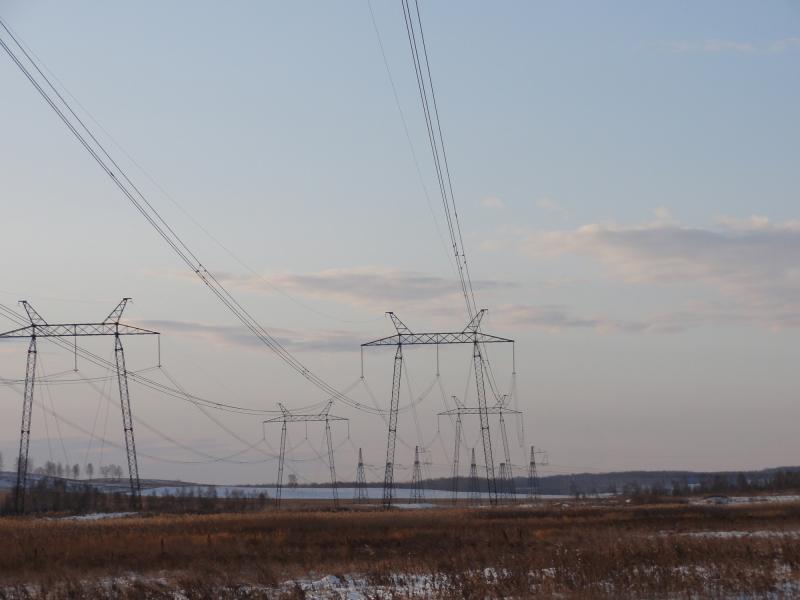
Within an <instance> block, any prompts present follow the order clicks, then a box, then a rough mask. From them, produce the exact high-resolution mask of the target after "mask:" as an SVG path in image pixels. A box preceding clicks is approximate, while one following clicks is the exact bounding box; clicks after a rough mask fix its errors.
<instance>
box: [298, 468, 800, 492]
mask: <svg viewBox="0 0 800 600" xmlns="http://www.w3.org/2000/svg"><path fill="white" fill-rule="evenodd" d="M329 485H330V484H318V485H311V486H304V487H328V486H329ZM340 485H343V486H348V487H350V486H355V484H354V483H352V482H342V483H340ZM381 485H382V482H370V483H369V484H368V486H369V487H380V486H381ZM422 485H423V486H424V487H425V488H426V489H434V490H443V491H450V490H452V489H453V479H452V478H451V477H441V478H437V479H426V480H424V481H423V482H422ZM500 485H502V483H501V481H500V480H499V479H498V486H500ZM396 486H397V487H399V488H409V487H411V484H410V483H409V482H400V483H397V484H396ZM536 487H537V490H538V493H539V494H542V495H568V496H575V495H580V496H591V495H596V494H623V495H634V494H641V493H648V494H649V493H653V494H661V495H676V496H691V495H708V494H724V493H730V492H768V491H786V490H799V491H800V467H779V468H774V469H764V470H760V471H724V472H694V471H620V472H614V473H576V474H573V475H547V476H543V477H539V478H538V485H537V486H536ZM478 488H479V491H481V492H485V491H487V484H486V477H485V474H483V475H482V476H479V477H478ZM514 488H515V489H516V491H517V493H523V494H524V493H528V491H529V489H530V484H529V481H528V478H527V477H514ZM458 491H460V492H469V491H470V481H469V478H467V477H460V478H459V479H458Z"/></svg>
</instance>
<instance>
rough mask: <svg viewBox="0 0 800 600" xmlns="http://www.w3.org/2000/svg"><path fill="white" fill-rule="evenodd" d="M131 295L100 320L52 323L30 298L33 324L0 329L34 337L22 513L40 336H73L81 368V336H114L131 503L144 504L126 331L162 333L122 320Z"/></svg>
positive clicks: (19, 485)
mask: <svg viewBox="0 0 800 600" xmlns="http://www.w3.org/2000/svg"><path fill="white" fill-rule="evenodd" d="M129 301H130V298H123V299H122V301H121V302H120V303H119V304H117V306H116V308H114V310H112V311H111V314H109V315H108V316H107V317H106V318H105V319H104V320H103V321H102V322H100V323H48V322H47V321H45V320H44V319H43V318H42V316H41V315H40V314H39V313H38V312H36V310H35V309H34V308H33V307H32V306H31V305H30V304H29V303H28V302H27V301H26V300H21V301H20V302H21V304H22V306H23V307H24V308H25V312H26V313H27V315H28V320H30V322H31V324H30V325H27V326H26V327H21V328H19V329H14V330H13V331H7V332H5V333H0V339H13V338H30V340H31V341H30V344H29V345H28V360H27V366H26V368H25V391H24V394H23V401H22V427H21V429H20V438H19V455H18V456H19V459H18V460H17V480H16V484H15V486H14V508H15V509H16V511H17V512H18V513H24V512H25V492H26V488H27V478H28V452H29V448H30V437H31V416H32V414H31V413H32V412H33V388H34V384H35V381H36V358H37V343H36V340H37V339H38V338H63V337H71V338H73V340H74V344H73V347H74V348H75V370H76V371H77V370H78V362H77V360H78V338H79V337H87V336H114V357H115V360H116V366H117V381H118V383H119V400H120V407H121V409H122V429H123V433H124V436H125V451H126V453H127V456H128V477H129V479H130V488H131V504H132V505H133V507H134V508H137V509H138V508H139V507H140V505H141V496H142V487H141V483H140V482H139V463H138V460H137V457H136V441H135V439H134V436H133V415H132V413H131V396H130V390H129V389H128V371H127V367H126V366H125V351H124V349H123V347H122V336H123V335H160V334H159V333H158V332H157V331H150V330H149V329H142V328H141V327H134V326H132V325H125V324H123V323H120V319H121V318H122V313H123V311H124V310H125V306H126V305H127V304H128V302H129Z"/></svg>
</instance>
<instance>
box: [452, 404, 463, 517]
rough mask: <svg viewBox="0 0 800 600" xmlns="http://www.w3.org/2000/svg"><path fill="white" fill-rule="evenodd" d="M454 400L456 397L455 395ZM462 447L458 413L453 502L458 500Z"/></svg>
mask: <svg viewBox="0 0 800 600" xmlns="http://www.w3.org/2000/svg"><path fill="white" fill-rule="evenodd" d="M453 400H454V401H455V400H456V397H455V396H453ZM460 449H461V413H458V414H457V415H456V445H455V448H454V449H453V481H452V485H453V504H455V503H456V502H458V459H459V454H460Z"/></svg>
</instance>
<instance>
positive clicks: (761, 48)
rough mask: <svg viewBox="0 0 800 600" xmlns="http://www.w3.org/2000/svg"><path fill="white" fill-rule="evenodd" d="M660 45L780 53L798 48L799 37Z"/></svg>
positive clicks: (708, 50) (673, 49)
mask: <svg viewBox="0 0 800 600" xmlns="http://www.w3.org/2000/svg"><path fill="white" fill-rule="evenodd" d="M661 47H662V48H664V49H666V50H668V51H670V52H678V53H709V54H721V53H734V54H751V53H773V54H775V53H782V52H788V51H791V50H796V49H799V48H800V37H787V38H783V39H780V40H775V41H773V42H763V43H760V44H757V43H754V42H749V41H741V40H725V39H718V38H712V39H706V40H676V41H671V42H665V43H663V44H661Z"/></svg>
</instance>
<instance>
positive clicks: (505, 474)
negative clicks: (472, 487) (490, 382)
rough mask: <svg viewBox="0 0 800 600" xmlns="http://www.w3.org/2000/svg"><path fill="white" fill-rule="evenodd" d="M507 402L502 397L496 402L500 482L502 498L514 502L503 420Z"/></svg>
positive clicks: (504, 397)
mask: <svg viewBox="0 0 800 600" xmlns="http://www.w3.org/2000/svg"><path fill="white" fill-rule="evenodd" d="M507 400H508V397H507V396H503V397H502V398H501V399H500V400H499V401H498V402H497V405H496V406H497V408H498V411H499V414H500V435H501V437H502V438H503V455H504V458H505V462H504V463H503V464H504V467H503V469H502V470H501V474H500V477H501V480H502V481H503V497H504V498H506V499H510V500H512V501H513V500H515V499H516V496H517V490H516V486H515V485H514V473H513V471H512V470H511V453H510V452H509V448H508V434H507V433H506V421H505V419H504V418H503V409H504V404H505V402H506V401H507Z"/></svg>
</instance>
